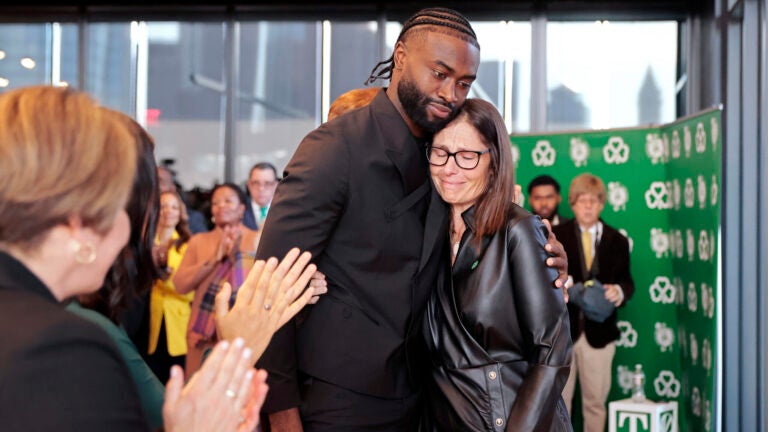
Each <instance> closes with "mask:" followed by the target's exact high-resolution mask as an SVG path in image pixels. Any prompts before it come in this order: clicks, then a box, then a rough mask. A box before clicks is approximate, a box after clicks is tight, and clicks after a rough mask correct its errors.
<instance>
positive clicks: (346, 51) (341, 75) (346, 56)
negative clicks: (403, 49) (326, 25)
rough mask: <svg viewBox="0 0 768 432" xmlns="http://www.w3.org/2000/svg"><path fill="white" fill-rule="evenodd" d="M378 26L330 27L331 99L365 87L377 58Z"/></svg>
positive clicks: (370, 23)
mask: <svg viewBox="0 0 768 432" xmlns="http://www.w3.org/2000/svg"><path fill="white" fill-rule="evenodd" d="M377 34H378V25H377V23H376V22H375V21H369V22H342V23H337V22H334V23H332V24H331V59H330V61H331V96H330V100H331V101H334V100H335V99H336V98H337V97H339V96H340V95H341V94H343V93H345V92H347V91H349V90H352V89H356V88H362V87H365V85H364V83H365V80H366V79H368V76H369V75H370V73H371V69H373V67H374V66H375V65H376V63H378V62H379V61H381V60H384V59H383V58H379V48H378V36H377Z"/></svg>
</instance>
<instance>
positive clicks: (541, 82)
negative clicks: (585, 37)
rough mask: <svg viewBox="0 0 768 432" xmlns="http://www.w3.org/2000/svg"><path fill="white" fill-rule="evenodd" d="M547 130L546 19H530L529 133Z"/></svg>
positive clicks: (538, 16) (540, 17)
mask: <svg viewBox="0 0 768 432" xmlns="http://www.w3.org/2000/svg"><path fill="white" fill-rule="evenodd" d="M546 129H547V18H546V17H545V16H543V15H537V16H534V17H532V18H531V132H541V131H544V130H546Z"/></svg>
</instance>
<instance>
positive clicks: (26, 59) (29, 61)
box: [19, 57, 35, 69]
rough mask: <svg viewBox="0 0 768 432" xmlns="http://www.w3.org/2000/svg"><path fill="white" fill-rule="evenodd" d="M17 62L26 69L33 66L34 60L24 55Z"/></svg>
mask: <svg viewBox="0 0 768 432" xmlns="http://www.w3.org/2000/svg"><path fill="white" fill-rule="evenodd" d="M19 63H21V66H22V67H25V68H27V69H34V68H35V61H34V60H32V59H31V58H29V57H24V58H23V59H21V60H19Z"/></svg>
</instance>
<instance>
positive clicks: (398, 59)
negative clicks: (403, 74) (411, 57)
mask: <svg viewBox="0 0 768 432" xmlns="http://www.w3.org/2000/svg"><path fill="white" fill-rule="evenodd" d="M407 56H408V47H406V46H405V43H403V41H398V42H397V43H396V44H395V50H394V54H393V55H392V60H393V62H394V65H393V66H394V67H395V70H402V69H403V65H404V64H405V59H406V57H407Z"/></svg>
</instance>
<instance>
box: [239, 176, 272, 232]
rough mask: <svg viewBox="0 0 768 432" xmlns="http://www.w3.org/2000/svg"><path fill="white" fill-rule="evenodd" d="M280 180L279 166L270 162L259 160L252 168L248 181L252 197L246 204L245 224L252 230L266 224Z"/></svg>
mask: <svg viewBox="0 0 768 432" xmlns="http://www.w3.org/2000/svg"><path fill="white" fill-rule="evenodd" d="M278 181H279V179H278V178H277V168H275V166H274V165H272V164H271V163H269V162H259V163H257V164H256V165H254V166H253V168H251V172H250V173H249V174H248V182H247V183H246V186H247V188H248V196H249V197H250V198H251V199H250V200H248V205H246V206H245V215H244V216H243V225H245V226H246V227H248V228H250V229H252V230H257V229H259V228H261V227H262V226H263V225H264V221H265V220H266V219H267V212H269V206H270V205H272V198H273V197H274V196H275V189H277V182H278Z"/></svg>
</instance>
